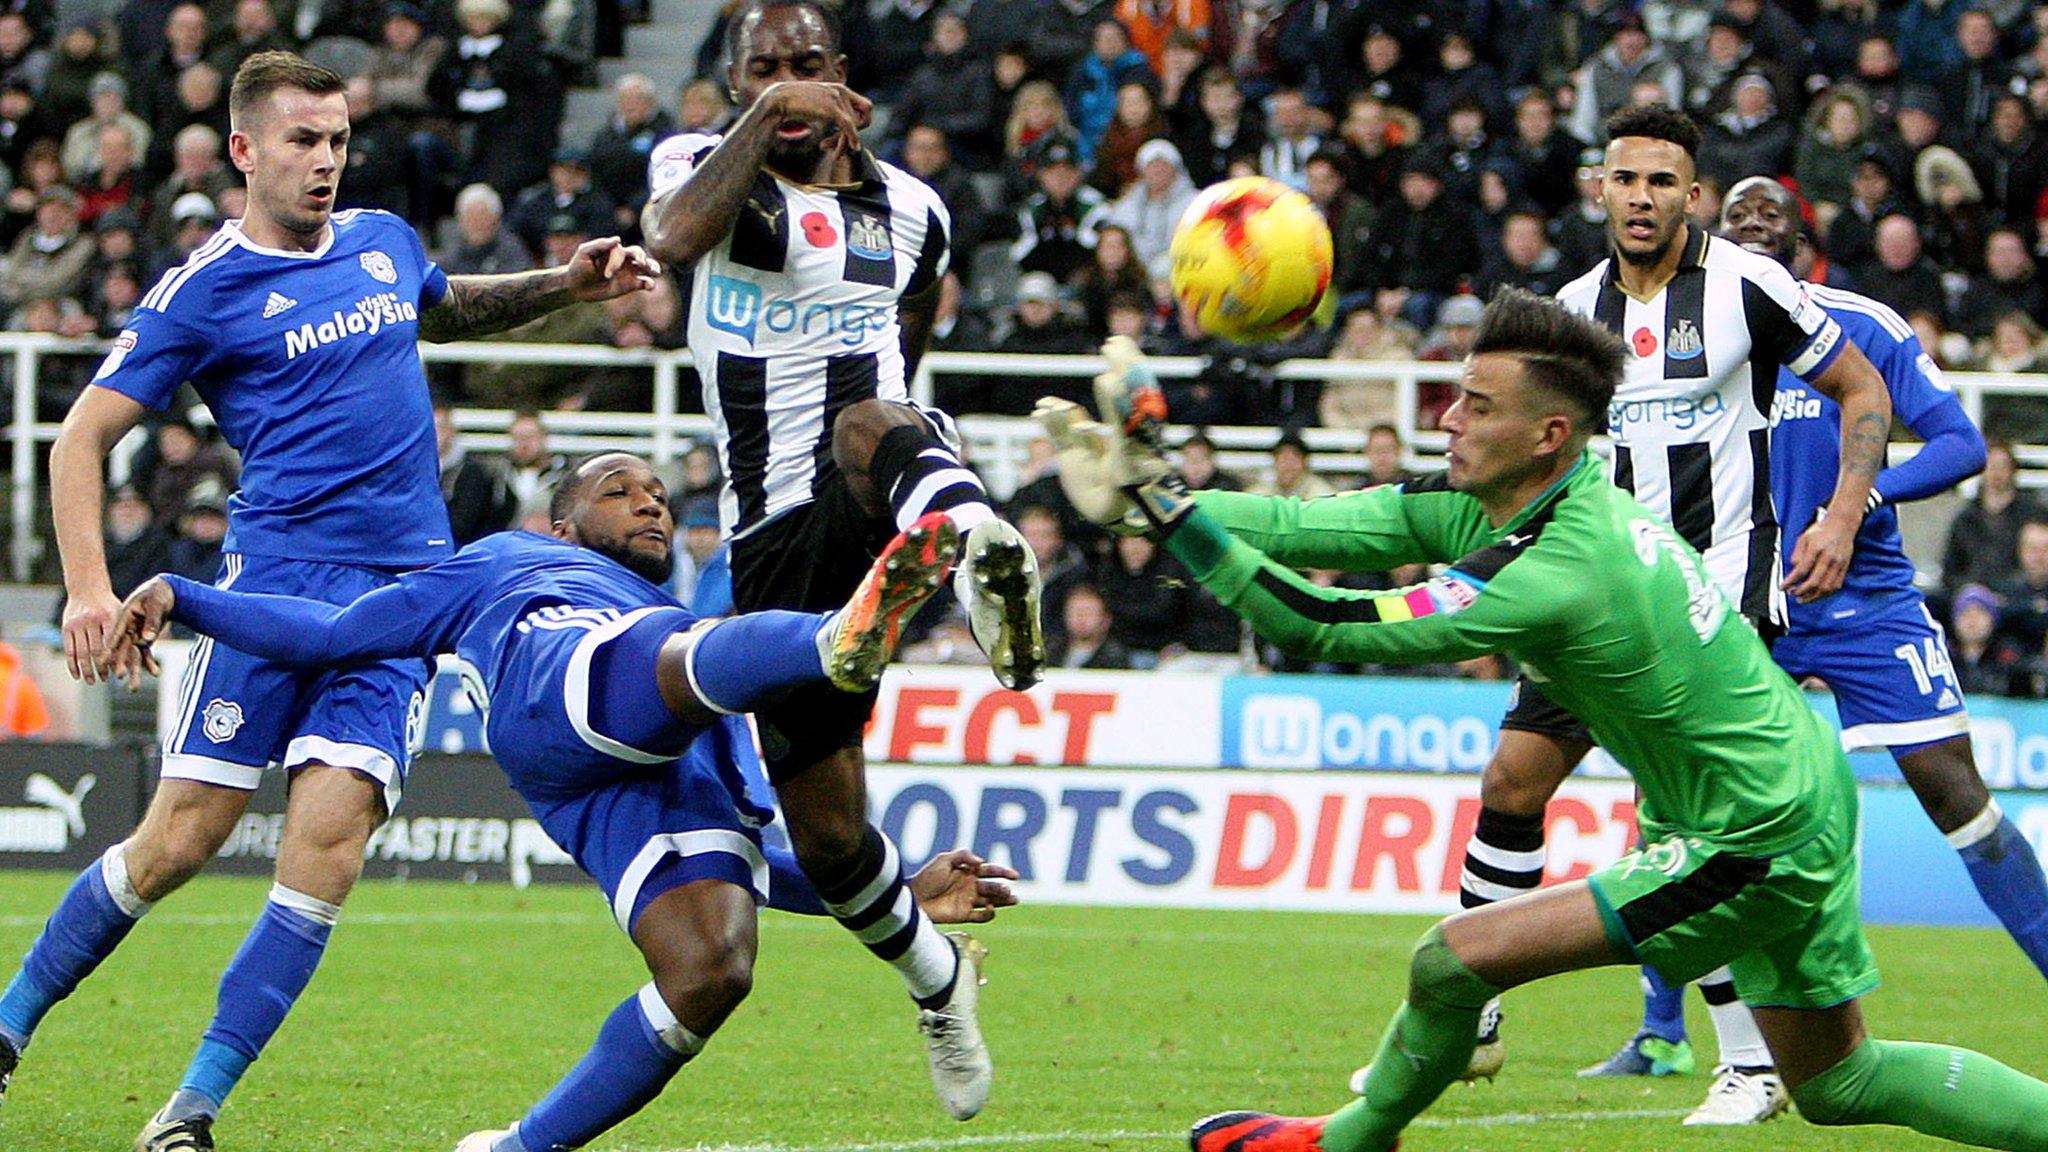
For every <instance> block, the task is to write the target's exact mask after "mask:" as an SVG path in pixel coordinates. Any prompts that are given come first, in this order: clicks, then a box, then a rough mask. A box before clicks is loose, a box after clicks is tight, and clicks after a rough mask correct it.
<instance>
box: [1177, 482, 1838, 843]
mask: <svg viewBox="0 0 2048 1152" xmlns="http://www.w3.org/2000/svg"><path fill="white" fill-rule="evenodd" d="M1197 500H1198V502H1199V510H1198V511H1196V512H1194V513H1193V514H1191V515H1190V516H1189V517H1188V519H1187V520H1186V521H1185V522H1184V523H1183V524H1182V525H1181V526H1180V527H1179V528H1178V529H1177V530H1176V531H1175V532H1174V533H1173V534H1172V535H1171V536H1170V537H1169V538H1168V544H1167V546H1168V548H1169V550H1170V551H1172V552H1173V553H1174V554H1175V555H1176V556H1178V557H1179V558H1180V559H1181V560H1182V561H1183V562H1185V563H1186V564H1187V565H1188V566H1189V568H1191V569H1192V570H1193V572H1194V574H1195V576H1196V577H1197V578H1198V579H1200V580H1201V582H1202V583H1203V584H1204V585H1205V586H1207V587H1208V588H1209V590H1210V591H1212V592H1214V593H1215V594H1216V596H1217V597H1218V598H1219V599H1221V600H1222V601H1223V602H1224V603H1225V604H1228V605H1230V606H1231V607H1232V608H1234V609H1236V610H1237V612H1239V613H1240V614H1241V615H1243V616H1244V617H1245V618H1246V619H1248V620H1250V621H1251V623H1252V626H1253V627H1254V628H1256V629H1257V630H1258V631H1259V632H1260V634H1261V635H1264V636H1266V637H1267V638H1269V639H1271V640H1273V641H1275V642H1276V643H1278V644H1279V645H1280V646H1281V647H1282V648H1284V649H1286V650H1287V651H1289V652H1292V653H1296V654H1298V655H1301V656H1304V657H1309V658H1315V659H1325V660H1336V661H1346V662H1365V663H1396V664H1401V663H1405V664H1414V663H1427V662H1436V661H1453V660H1464V659H1468V658H1470V657H1473V656H1478V655H1481V654H1484V653H1489V652H1504V653H1506V654H1508V655H1510V656H1512V657H1514V658H1515V659H1516V660H1517V661H1519V662H1520V663H1521V664H1522V666H1523V668H1524V669H1525V670H1526V671H1527V672H1528V675H1529V677H1530V679H1532V680H1535V681H1538V682H1540V683H1541V684H1542V685H1543V689H1544V692H1545V693H1546V694H1547V695H1549V697H1550V698H1551V699H1552V700H1554V701H1555V702H1557V703H1558V704H1560V705H1562V706H1564V707H1565V708H1568V709H1570V710H1571V712H1572V713H1573V714H1574V715H1576V716H1578V717H1579V719H1580V720H1582V721H1583V722H1584V723H1585V724H1586V726H1587V727H1588V728H1589V729H1591V730H1592V733H1593V737H1594V739H1595V740H1597V741H1599V743H1600V746H1601V747H1603V748H1605V749H1607V751H1608V752H1609V753H1611V754H1612V755H1613V756H1614V758H1615V759H1617V760H1619V761H1620V762H1621V763H1622V764H1623V765H1624V766H1626V767H1627V768H1628V769H1629V771H1630V772H1631V773H1632V774H1633V775H1634V776H1635V779H1636V783H1637V785H1638V786H1639V787H1640V788H1641V789H1642V796H1643V801H1642V811H1641V818H1642V819H1643V821H1644V823H1645V824H1646V825H1648V826H1649V827H1650V829H1651V830H1652V831H1653V832H1655V833H1657V834H1658V835H1666V834H1670V833H1674V832H1675V833H1683V834H1687V835H1692V836H1698V837H1702V838H1704V839H1707V840H1709V841H1712V842H1714V843H1716V844H1719V845H1722V846H1724V847H1725V848H1727V849H1728V850H1731V851H1735V852H1739V853H1741V854H1744V855H1752V856H1772V855H1777V854H1779V853H1782V852H1786V851H1789V850H1791V849H1793V848H1795V847H1797V846H1799V845H1800V844H1802V843H1804V842H1805V841H1806V840H1807V839H1809V838H1810V837H1812V836H1813V835H1815V834H1816V833H1817V832H1818V831H1819V830H1820V829H1821V827H1822V826H1823V821H1824V820H1825V819H1826V818H1827V817H1828V816H1830V815H1833V816H1836V817H1839V816H1840V814H1841V812H1842V808H1841V806H1843V805H1849V806H1850V810H1851V811H1853V806H1854V804H1855V802H1856V795H1855V781H1854V778H1853V777H1852V776H1851V774H1850V771H1849V764H1848V761H1847V760H1846V759H1845V758H1844V757H1843V755H1842V752H1841V747H1840V745H1839V743H1838V741H1837V740H1836V738H1835V735H1834V733H1833V732H1832V731H1831V730H1830V729H1829V728H1828V726H1827V725H1826V723H1825V722H1824V721H1822V720H1821V719H1820V718H1819V717H1818V716H1817V715H1815V714H1814V712H1813V710H1812V709H1811V708H1809V707H1808V706H1807V704H1806V701H1805V700H1804V699H1803V698H1802V697H1801V695H1800V692H1799V689H1798V687H1797V686H1796V685H1794V684H1793V683H1792V681H1791V679H1789V678H1788V677H1787V676H1786V675H1785V673H1784V672H1782V671H1780V670H1779V669H1778V667H1777V665H1775V664H1773V663H1772V662H1771V657H1770V653H1769V652H1767V651H1766V650H1765V648H1764V645H1763V642H1762V641H1761V640H1759V639H1758V638H1757V635H1756V633H1755V631H1754V630H1752V629H1751V628H1750V627H1749V626H1748V624H1746V623H1745V622H1744V621H1743V620H1742V619H1741V618H1740V617H1739V616H1737V614H1736V613H1735V611H1734V609H1733V608H1732V607H1731V606H1730V605H1729V603H1728V601H1727V598H1726V597H1725V596H1724V595H1723V594H1722V592H1721V590H1720V587H1719V586H1718V585H1717V584H1716V583H1715V582H1714V580H1713V579H1712V578H1711V577H1710V576H1709V575H1708V574H1707V570H1706V566H1705V563H1704V562H1703V561H1702V560H1701V559H1700V556H1699V553H1697V552H1695V551H1693V549H1692V548H1691V547H1690V546H1688V545H1687V544H1686V543H1685V542H1683V541H1682V540H1680V539H1679V538H1678V537H1677V535H1676V534H1674V533H1673V532H1672V531H1671V529H1670V528H1669V527H1668V526H1667V525H1665V524H1664V523H1663V522H1662V521H1660V520H1658V519H1657V517H1656V514H1655V513H1653V512H1651V511H1650V510H1649V509H1648V508H1645V507H1644V506H1643V505H1641V504H1638V503H1636V501H1635V500H1634V499H1633V498H1632V497H1630V496H1629V495H1628V494H1627V493H1625V492H1623V491H1622V490H1621V489H1619V488H1617V487H1615V486H1614V484H1613V483H1612V482H1610V481H1609V480H1608V478H1607V471H1606V467H1605V466H1604V465H1603V464H1602V463H1601V461H1600V460H1598V459H1597V458H1596V457H1594V456H1593V455H1592V454H1591V453H1587V454H1585V455H1583V456H1582V457H1581V458H1580V460H1579V462H1578V463H1577V464H1576V465H1575V466H1574V467H1573V469H1572V470H1571V472H1570V473H1569V474H1568V475H1566V476H1565V477H1564V479H1562V480H1560V481H1558V483H1557V484H1556V485H1554V486H1553V487H1552V488H1551V489H1550V490H1549V491H1547V492H1545V493H1544V494H1543V495H1542V496H1541V497H1539V498H1537V499H1536V500H1534V501H1532V502H1531V503H1530V504H1529V506H1528V507H1527V508H1524V509H1523V510H1522V511H1521V512H1519V513H1518V514H1516V516H1515V518H1514V519H1513V520H1512V521H1510V522H1509V523H1508V524H1507V525H1506V526H1504V527H1501V528H1498V529H1496V528H1494V527H1493V526H1492V525H1491V524H1489V523H1488V522H1487V519H1486V516H1485V514H1484V513H1483V512H1482V511H1481V509H1480V505H1479V502H1478V501H1477V500H1475V499H1473V498H1472V497H1470V496H1467V495H1465V494H1463V493H1460V492H1454V491H1452V490H1451V489H1450V487H1449V484H1448V482H1447V481H1446V479H1445V478H1444V477H1443V476H1441V475H1438V476H1431V477H1426V478H1424V479H1421V480H1417V481H1413V482H1410V483H1408V484H1404V485H1398V486H1386V487H1380V488H1372V489H1367V490H1365V491H1362V492H1350V493H1345V494H1343V495H1339V496H1330V497H1324V498H1322V499H1319V500H1310V501H1301V500H1293V499H1280V498H1273V497H1264V496H1248V495H1244V494H1241V493H1235V492H1202V493H1199V494H1198V496H1197ZM1418 562H1427V563H1443V564H1449V565H1450V568H1449V569H1448V570H1446V571H1445V572H1444V574H1443V575H1441V576H1438V577H1436V578H1435V579H1432V580H1429V581H1427V582H1426V583H1423V584H1418V585H1415V586H1413V587H1409V588H1401V589H1395V590H1393V591H1387V592H1356V591H1348V590H1343V589H1335V588H1322V587H1317V586H1316V585H1314V584H1311V583H1310V582H1309V581H1307V580H1304V579H1302V578H1301V577H1299V576H1297V575H1295V573H1294V572H1293V571H1291V569H1294V568H1332V569H1338V570H1340V571H1384V570H1387V569H1390V568H1393V567H1395V566H1397V565H1401V564H1411V563H1418Z"/></svg>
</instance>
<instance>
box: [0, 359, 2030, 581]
mask: <svg viewBox="0 0 2048 1152" xmlns="http://www.w3.org/2000/svg"><path fill="white" fill-rule="evenodd" d="M106 350H107V343H106V342H105V341H100V340H67V339H62V338H60V337H55V336H45V335H40V334H35V333H15V332H8V333H0V354H4V355H5V357H6V362H7V363H9V364H10V365H11V368H12V372H11V374H10V377H11V380H12V381H13V384H14V405H13V420H12V425H11V429H10V436H11V439H12V444H13V457H12V471H11V476H12V490H11V493H10V496H11V500H12V505H11V513H12V520H13V537H12V540H11V542H10V547H9V551H8V555H9V561H10V570H11V573H12V577H13V579H14V580H16V581H23V580H27V579H28V578H29V575H30V573H31V571H32V570H33V569H34V566H35V564H36V562H37V561H38V560H39V559H41V557H42V554H43V548H44V541H43V540H42V539H41V537H40V536H39V535H38V534H37V532H36V521H37V515H36V513H37V510H38V507H39V503H40V501H41V499H42V492H41V488H40V480H39V468H38V463H39V460H40V458H41V456H42V454H43V450H44V448H45V446H46V445H48V444H49V443H50V442H51V441H53V440H55V439H56V436H57V430H58V425H56V424H49V423H42V422H39V421H38V420H37V418H36V415H37V404H36V390H37V382H38V380H39V378H40V370H41V365H42V362H43V360H45V359H46V358H50V357H56V356H68V357H79V356H86V357H98V356H102V355H104V354H105V352H106ZM420 358H421V359H422V360H424V361H425V362H427V363H429V364H477V363H489V364H528V365H535V366H553V367H561V366H587V367H591V368H621V367H645V368H646V369H647V370H648V372H649V373H650V374H651V376H652V380H653V403H652V406H651V410H650V411H646V412H550V413H548V414H547V417H546V419H547V425H548V431H549V440H550V443H551V444H552V445H554V446H555V447H557V448H559V449H561V450H563V451H567V452H572V453H580V452H590V451H597V450H600V449H607V448H619V449H626V450H630V451H636V452H641V453H644V454H646V455H648V456H649V457H651V458H652V459H653V460H654V461H655V462H656V463H659V464H668V463H671V462H673V461H674V460H676V459H677V458H678V457H680V456H681V455H682V453H683V452H684V451H685V450H686V449H687V447H688V446H689V444H690V443H692V442H694V441H696V440H700V439H706V438H708V437H709V436H710V435H711V420H710V418H709V417H707V416H705V415H703V414H701V413H695V412H685V411H682V410H681V409H682V404H683V398H682V396H681V395H680V388H681V382H682V371H683V369H684V368H685V367H687V366H688V365H689V363H690V361H689V354H688V353H687V352H669V351H657V350H652V349H618V348H609V347H593V346H589V345H574V344H519V343H499V342H495V341H487V342H470V343H458V344H421V345H420ZM1149 364H1150V365H1151V367H1152V369H1153V370H1154V371H1155V372H1157V373H1158V374H1159V376H1160V377H1162V378H1164V379H1169V380H1171V379H1189V378H1192V377H1194V376H1196V375H1197V374H1198V373H1200V372H1201V370H1202V368H1203V367H1204V364H1205V361H1203V360H1201V359H1199V358H1196V357H1192V356H1161V357H1157V358H1154V359H1152V360H1151V361H1149ZM1106 367H1107V362H1106V361H1104V360H1103V359H1102V358H1101V357H1100V356H1009V355H999V354H994V353H980V352H933V353H931V354H929V355H927V356H926V357H925V358H924V361H923V363H922V364H921V365H920V368H919V371H918V378H917V380H916V381H915V382H914V385H913V393H914V394H915V395H916V396H917V397H918V398H919V399H921V400H924V401H927V402H929V400H930V397H931V394H932V388H931V381H932V377H933V376H943V375H951V374H963V375H976V376H983V377H1020V378H1027V379H1028V378H1066V379H1072V378H1074V377H1077V376H1092V375H1094V374H1095V373H1097V372H1101V371H1103V370H1104V369H1105V368H1106ZM1256 371H1257V372H1258V373H1259V374H1261V375H1262V376H1265V377H1266V378H1270V379H1272V380H1275V381H1281V382H1284V381H1321V382H1328V383H1341V382H1350V381H1368V382H1370V381H1382V382H1385V383H1387V384H1389V385H1390V386H1391V387H1392V390H1393V399H1394V411H1395V413H1396V418H1395V420H1394V421H1393V422H1394V423H1395V424H1396V426H1397V427H1399V428H1401V429H1402V430H1403V436H1404V438H1405V439H1406V440H1407V442H1408V446H1409V452H1410V453H1411V462H1413V461H1414V460H1428V459H1431V458H1434V457H1437V456H1440V455H1441V454H1442V452H1443V448H1444V440H1445V437H1444V434H1443V433H1441V432H1437V431H1434V430H1424V429H1418V428H1417V427H1416V413H1417V410H1418V400H1419V393H1420V386H1421V385H1422V384H1424V383H1428V382H1443V383H1454V382H1456V381H1457V379H1458V377H1459V374H1460V371H1461V369H1460V366H1459V365H1457V364H1446V363H1423V362H1416V361H1380V360H1371V361H1366V360H1290V361H1285V362H1282V363H1280V364H1277V365H1272V366H1270V367H1264V368H1260V369H1257V370H1256ZM1947 379H1948V381H1949V383H1950V385H1951V386H1952V387H1954V388H1955V390H1956V393H1957V395H1958V397H1960V398H1961V400H1962V402H1963V407H1964V409H1965V410H1966V411H1967V412H1968V413H1969V414H1970V417H1971V419H1973V420H1979V421H1980V422H1981V417H1982V414H1983V403H1984V397H1985V396H1987V395H2032V396H2044V397H2048V375H2016V374H1992V373H1968V372H1952V373H1949V374H1948V377H1947ZM511 420H512V413H511V412H510V411H509V410H506V409H483V408H472V409H464V410H462V411H460V412H458V413H457V414H456V426H457V427H459V428H460V429H462V431H463V433H464V435H465V438H466V439H467V440H468V441H469V442H470V443H471V444H473V445H474V446H475V447H477V448H479V449H483V450H486V451H490V450H500V449H503V448H504V447H505V444H506V436H505V429H506V428H507V426H508V425H510V423H511ZM959 423H960V427H961V433H962V435H963V437H964V438H965V439H966V441H967V448H968V453H969V455H970V457H971V458H972V459H973V462H974V464H975V466H976V467H977V468H979V469H980V470H981V472H982V474H983V475H984V477H986V479H987V481H988V484H989V487H990V489H991V490H992V491H994V492H995V493H996V494H997V495H998V496H1007V495H1008V494H1009V493H1010V492H1011V491H1013V490H1014V489H1015V488H1016V486H1017V484H1018V482H1019V480H1020V478H1021V477H1022V475H1023V472H1024V470H1025V467H1026V465H1027V463H1028V461H1029V456H1030V444H1031V441H1032V440H1034V439H1036V438H1037V437H1038V435H1039V433H1038V427H1037V425H1036V424H1034V423H1033V422H1032V421H1030V420H1028V419H1024V418H1021V417H1003V416H968V417H964V418H961V419H960V421H959ZM1209 435H1210V437H1211V439H1213V440H1215V442H1216V444H1217V447H1218V449H1219V458H1220V462H1221V463H1222V464H1223V465H1224V466H1225V467H1230V468H1240V469H1242V468H1248V467H1252V466H1254V465H1257V464H1261V463H1263V462H1264V452H1265V450H1267V449H1269V448H1270V447H1271V446H1272V444H1273V441H1274V440H1275V439H1276V438H1277V437H1278V435H1279V432H1278V429H1276V428H1274V427H1271V426H1265V427H1232V428H1210V429H1209ZM1302 436H1303V439H1304V440H1305V441H1306V442H1307V444H1308V446H1309V448H1310V450H1311V451H1312V452H1313V453H1315V463H1316V466H1317V468H1318V469H1319V470H1323V471H1335V472H1357V471H1362V470H1363V468H1364V449H1365V432H1364V430H1363V429H1357V428H1309V429H1306V430H1305V431H1304V432H1303V434H1302ZM1893 451H1894V455H1895V456H1897V455H1900V454H1903V453H1910V452H1911V451H1913V447H1912V446H1911V445H1894V446H1893ZM2019 458H2020V462H2021V464H2022V465H2023V466H2026V467H2028V468H2033V469H2042V468H2048V446H2029V447H2025V448H2022V449H2020V450H2019Z"/></svg>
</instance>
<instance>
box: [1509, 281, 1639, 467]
mask: <svg viewBox="0 0 2048 1152" xmlns="http://www.w3.org/2000/svg"><path fill="white" fill-rule="evenodd" d="M1486 353H1498V354H1502V355H1507V356H1513V357H1515V358H1517V359H1519V360H1520V361H1521V362H1522V376H1523V378H1524V379H1526V380H1528V381H1529V382H1530V383H1532V384H1535V385H1536V386H1538V387H1540V388H1542V389H1544V390H1545V391H1547V392H1550V393H1553V394H1554V395H1556V396H1558V397H1559V398H1561V399H1563V400H1564V401H1565V402H1566V403H1567V404H1569V405H1571V407H1572V408H1573V409H1574V410H1575V411H1576V414H1577V417H1578V419H1577V421H1576V422H1577V423H1578V425H1579V427H1580V430H1581V431H1585V432H1604V431H1606V429H1607V405H1608V403H1609V402H1610V401H1612V400H1613V399H1614V390H1615V388H1617V387H1619V386H1620V384H1621V377H1622V372H1623V371H1624V370H1625V368H1626V366H1627V364H1628V349H1627V348H1626V347H1625V346H1623V344H1622V342H1621V337H1619V336H1616V335H1615V334H1614V333H1612V332H1609V331H1608V330H1607V329H1605V328H1603V327H1601V326H1600V325H1599V324H1597V323H1595V322H1594V321H1592V320H1589V319H1587V318H1586V317H1584V316H1581V315H1579V314H1577V313H1576V312H1573V311H1571V310H1569V309H1567V308H1566V307H1565V306H1564V305H1562V304H1559V303H1558V302H1557V301H1555V300H1552V299H1551V298H1550V297H1548V296H1539V295H1537V294H1536V293H1534V292H1528V291H1525V290H1523V289H1520V288H1502V289H1501V290H1500V291H1499V292H1498V293H1496V294H1495V295H1494V297H1493V302H1492V303H1490V304H1488V305H1487V306H1486V311H1485V313H1484V314H1482V315H1481V316H1480V318H1479V331H1478V334H1477V335H1476V336H1475V337H1474V338H1473V341H1472V354H1473V355H1475V356H1477V355H1482V354H1486Z"/></svg>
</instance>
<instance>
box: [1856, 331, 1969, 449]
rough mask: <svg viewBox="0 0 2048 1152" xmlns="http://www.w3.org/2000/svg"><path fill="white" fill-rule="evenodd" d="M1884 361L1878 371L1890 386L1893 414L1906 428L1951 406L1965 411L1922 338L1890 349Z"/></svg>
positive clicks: (1894, 344)
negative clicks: (1922, 344) (1924, 345)
mask: <svg viewBox="0 0 2048 1152" xmlns="http://www.w3.org/2000/svg"><path fill="white" fill-rule="evenodd" d="M1866 351H1867V349H1866ZM1885 361H1886V362H1885V363H1882V364H1879V365H1878V366H1877V367H1878V371H1879V372H1880V373H1881V374H1882V375H1883V376H1884V379H1885V383H1887V384H1889V385H1891V390H1892V411H1893V413H1894V414H1895V415H1896V416H1897V417H1898V418H1899V419H1900V420H1901V421H1903V422H1905V424H1906V426H1907V427H1909V428H1910V427H1913V426H1914V425H1915V424H1917V423H1919V422H1920V421H1921V420H1923V419H1925V418H1926V417H1927V414H1928V413H1929V412H1932V411H1934V410H1935V409H1937V408H1944V407H1947V406H1949V405H1951V404H1953V405H1955V406H1956V407H1957V408H1958V409H1961V408H1962V401H1960V400H1958V399H1956V394H1955V389H1954V388H1952V387H1950V386H1949V382H1948V378H1947V377H1945V376H1943V375H1942V374H1941V366H1940V365H1938V364H1936V363H1935V362H1934V357H1932V356H1929V355H1928V354H1927V350H1926V349H1925V348H1922V347H1921V346H1920V337H1918V336H1915V335H1911V334H1908V335H1907V336H1906V338H1905V339H1904V340H1900V341H1898V342H1896V343H1893V344H1889V345H1887V346H1886V348H1885Z"/></svg>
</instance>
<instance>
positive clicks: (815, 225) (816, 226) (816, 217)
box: [797, 212, 839, 248]
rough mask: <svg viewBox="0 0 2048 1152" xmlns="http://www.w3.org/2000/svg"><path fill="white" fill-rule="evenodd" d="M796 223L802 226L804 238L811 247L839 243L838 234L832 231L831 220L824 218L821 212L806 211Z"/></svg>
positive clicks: (822, 246) (824, 246) (826, 246)
mask: <svg viewBox="0 0 2048 1152" xmlns="http://www.w3.org/2000/svg"><path fill="white" fill-rule="evenodd" d="M797 223H799V224H802V225H803V226H804V239H806V240H809V241H810V242H811V247H813V248H830V247H831V246H832V245H834V244H837V243H839V234H838V233H837V232H834V231H832V222H831V221H830V220H827V219H825V214H824V213H823V212H806V213H804V216H803V219H801V220H799V221H797Z"/></svg>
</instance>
